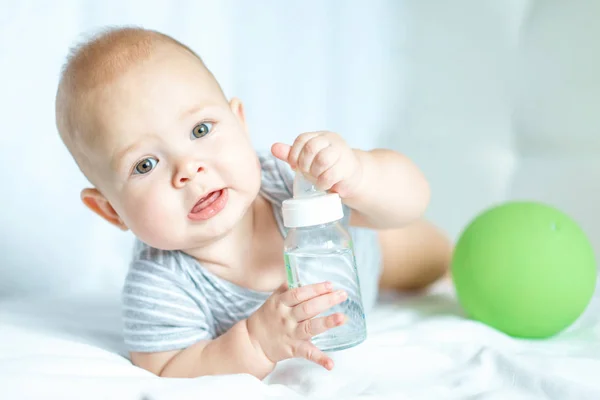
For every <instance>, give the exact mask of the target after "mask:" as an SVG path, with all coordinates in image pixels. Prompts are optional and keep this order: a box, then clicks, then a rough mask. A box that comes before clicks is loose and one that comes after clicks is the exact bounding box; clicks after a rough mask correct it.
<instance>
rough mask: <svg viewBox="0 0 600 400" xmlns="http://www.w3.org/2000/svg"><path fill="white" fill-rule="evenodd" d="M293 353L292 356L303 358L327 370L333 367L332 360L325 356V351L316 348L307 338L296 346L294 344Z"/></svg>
mask: <svg viewBox="0 0 600 400" xmlns="http://www.w3.org/2000/svg"><path fill="white" fill-rule="evenodd" d="M294 353H295V354H294V357H302V358H305V359H307V360H309V361H312V362H314V363H316V364H319V365H320V366H322V367H324V368H325V369H327V370H329V371H331V370H332V369H333V360H332V359H331V358H329V357H327V356H326V355H325V353H323V352H322V351H321V350H319V349H317V347H316V346H315V345H314V344H312V343H311V342H309V341H308V340H305V341H302V342H300V343H299V344H298V346H296V348H295V350H294Z"/></svg>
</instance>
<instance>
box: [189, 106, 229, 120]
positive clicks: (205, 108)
mask: <svg viewBox="0 0 600 400" xmlns="http://www.w3.org/2000/svg"><path fill="white" fill-rule="evenodd" d="M219 108H220V107H219V106H217V105H215V104H198V105H195V106H193V107H192V108H190V109H188V110H186V111H184V112H182V113H181V116H180V119H181V120H184V119H186V118H188V117H190V116H192V115H195V114H198V113H200V112H206V111H209V110H217V109H219Z"/></svg>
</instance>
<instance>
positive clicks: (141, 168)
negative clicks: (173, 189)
mask: <svg viewBox="0 0 600 400" xmlns="http://www.w3.org/2000/svg"><path fill="white" fill-rule="evenodd" d="M156 164H158V160H157V159H156V158H154V157H148V158H144V159H143V160H142V161H140V162H139V163H137V164H136V166H135V169H134V171H133V174H134V175H143V174H147V173H148V172H150V171H152V169H154V167H156Z"/></svg>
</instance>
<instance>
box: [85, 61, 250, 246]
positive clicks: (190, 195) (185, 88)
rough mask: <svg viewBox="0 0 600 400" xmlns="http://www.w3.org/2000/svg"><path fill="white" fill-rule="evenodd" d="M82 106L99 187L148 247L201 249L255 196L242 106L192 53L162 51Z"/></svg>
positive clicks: (229, 225) (223, 231)
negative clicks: (89, 126)
mask: <svg viewBox="0 0 600 400" xmlns="http://www.w3.org/2000/svg"><path fill="white" fill-rule="evenodd" d="M87 103H88V104H91V105H92V106H91V107H88V115H90V116H91V117H90V118H89V119H90V123H91V124H92V127H93V132H94V138H92V140H93V151H92V153H91V155H90V159H89V160H88V162H92V163H93V164H92V165H93V168H94V175H95V176H96V177H97V179H96V181H97V186H98V188H99V190H100V191H101V192H102V193H103V195H104V196H105V197H106V198H107V199H108V201H109V202H110V204H111V205H112V207H113V208H114V209H115V211H116V212H117V213H118V214H119V217H120V218H121V220H122V221H123V222H124V223H125V225H127V227H128V228H129V229H131V230H132V232H133V233H134V234H135V235H136V236H137V237H139V238H140V239H141V240H142V241H144V242H146V243H148V244H149V245H151V246H153V247H156V248H160V249H167V250H173V249H178V250H186V249H192V248H194V247H197V246H201V245H202V244H204V243H207V242H209V241H212V240H214V239H216V238H218V237H221V236H223V235H225V234H226V233H227V232H229V231H230V230H231V229H232V227H233V226H234V225H235V224H236V223H237V222H238V221H239V220H240V219H241V217H242V216H243V215H244V214H245V213H246V212H247V210H248V209H249V207H250V206H251V204H252V202H253V201H254V199H255V198H256V196H257V194H258V190H259V187H260V167H259V164H258V159H257V156H256V153H255V151H254V150H253V148H252V145H251V142H250V139H249V137H248V134H247V131H246V125H245V121H244V116H243V111H242V107H241V104H240V103H239V102H238V101H236V100H234V101H232V102H228V101H227V100H226V99H225V98H224V97H223V94H222V92H221V91H220V89H219V87H218V85H217V84H216V82H214V80H213V79H212V78H211V77H210V75H209V73H208V71H206V70H205V69H204V67H203V66H202V65H201V64H200V62H199V61H198V60H197V59H195V58H194V57H193V56H192V55H188V54H187V53H183V52H182V51H179V50H178V49H176V50H174V49H165V50H164V51H161V52H159V53H157V54H156V55H155V56H153V58H152V59H151V60H149V61H147V62H144V63H143V64H142V65H139V66H136V67H134V68H132V69H131V71H129V72H128V73H127V74H126V75H124V76H122V77H121V78H119V80H118V81H116V82H114V83H111V84H110V85H108V86H106V87H104V88H103V89H102V90H100V91H97V92H95V94H93V95H92V98H91V99H90V101H88V102H87Z"/></svg>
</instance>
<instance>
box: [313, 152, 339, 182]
mask: <svg viewBox="0 0 600 400" xmlns="http://www.w3.org/2000/svg"><path fill="white" fill-rule="evenodd" d="M341 155H342V152H341V151H340V149H339V148H337V147H335V146H328V147H325V148H324V149H323V150H321V151H320V152H319V153H318V154H317V155H316V156H315V158H314V160H313V161H312V164H311V166H310V171H309V173H310V175H311V176H314V177H319V176H321V175H322V174H323V173H324V172H325V171H327V170H328V169H329V168H331V167H332V166H334V165H335V163H337V162H338V161H339V159H340V157H341Z"/></svg>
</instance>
